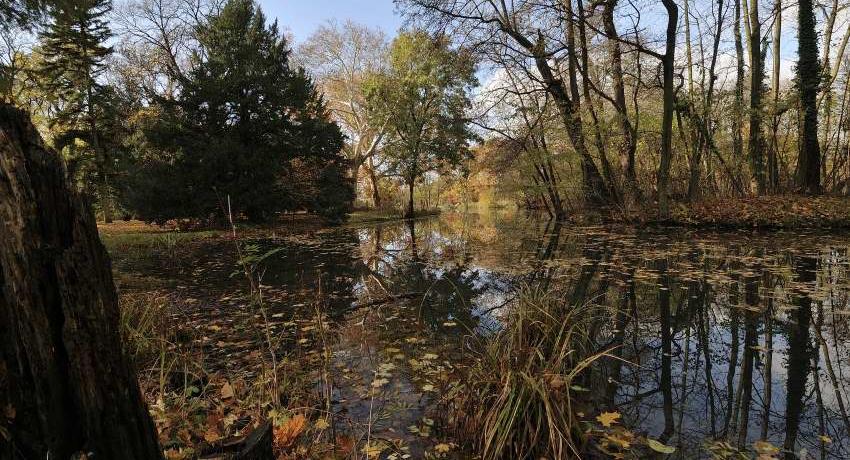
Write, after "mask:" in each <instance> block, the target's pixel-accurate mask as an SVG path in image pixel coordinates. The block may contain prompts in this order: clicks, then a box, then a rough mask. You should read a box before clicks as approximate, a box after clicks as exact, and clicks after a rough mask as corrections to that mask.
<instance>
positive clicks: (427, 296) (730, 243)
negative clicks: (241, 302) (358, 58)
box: [119, 212, 850, 459]
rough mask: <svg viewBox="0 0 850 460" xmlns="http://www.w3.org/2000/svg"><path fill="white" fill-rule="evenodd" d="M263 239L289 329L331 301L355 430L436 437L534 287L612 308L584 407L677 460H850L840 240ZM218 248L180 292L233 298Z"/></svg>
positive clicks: (338, 369) (520, 226)
mask: <svg viewBox="0 0 850 460" xmlns="http://www.w3.org/2000/svg"><path fill="white" fill-rule="evenodd" d="M256 244H257V246H258V247H259V248H261V249H262V250H265V249H268V248H275V247H281V248H283V250H282V251H280V252H278V253H275V254H274V255H273V256H271V257H269V258H268V259H267V260H266V261H264V263H263V267H262V273H263V278H262V283H263V285H264V287H265V289H268V291H269V293H270V294H269V295H270V297H271V298H274V299H276V300H275V303H274V309H275V310H274V312H273V313H274V314H275V317H276V318H281V322H283V321H284V320H285V319H288V315H290V314H291V312H292V311H293V310H294V309H299V308H300V309H308V310H309V309H310V308H313V307H311V305H312V303H311V299H315V297H316V294H317V293H318V292H320V293H321V296H322V298H323V299H325V300H323V301H322V306H321V308H322V309H324V310H325V311H326V312H327V317H328V323H329V328H330V331H331V334H330V336H331V339H329V340H330V342H332V344H333V345H332V347H333V355H332V363H331V365H332V368H333V375H334V377H333V378H332V380H333V384H332V392H333V408H332V411H333V412H334V413H335V414H336V416H335V419H336V420H337V421H338V422H339V423H340V424H342V425H345V426H347V427H348V429H350V430H352V431H358V430H359V431H360V432H361V433H362V432H363V427H364V424H365V425H367V426H368V432H367V434H366V436H369V437H374V438H380V439H386V440H388V442H395V443H397V444H405V445H407V446H408V447H407V448H408V449H412V451H413V452H418V451H417V449H424V448H426V447H423V446H421V444H423V442H424V441H423V439H432V438H434V441H432V442H438V441H439V437H440V434H439V426H436V427H435V426H433V423H434V421H433V417H432V416H430V414H431V413H433V410H434V406H433V405H434V404H435V402H436V401H437V400H438V399H439V398H438V396H439V395H440V392H441V389H444V388H448V387H449V384H450V382H451V381H452V379H455V378H457V376H458V375H462V374H461V373H460V372H458V371H459V370H461V369H462V368H463V366H464V360H465V358H466V357H468V354H469V349H470V348H471V346H470V341H472V340H479V339H480V338H481V337H487V336H488V335H489V334H491V333H492V332H493V331H496V330H498V329H499V328H500V327H503V324H502V323H501V318H502V315H501V313H502V312H503V311H504V308H507V307H506V306H508V305H509V304H510V302H511V300H512V299H513V297H514V295H515V294H516V292H517V289H519V288H520V287H522V286H529V285H531V286H538V287H542V288H544V289H551V290H557V291H558V292H566V293H568V294H567V295H565V296H564V298H563V301H564V302H569V303H571V304H573V305H584V306H587V308H588V309H589V311H590V310H591V309H592V308H593V306H604V307H606V308H607V309H608V310H607V311H608V312H610V313H609V314H607V315H605V316H604V317H600V318H599V320H598V322H597V324H595V325H594V326H593V328H592V329H593V330H592V331H590V333H591V334H592V336H593V338H594V341H595V345H596V346H597V347H598V348H599V350H612V351H611V353H612V354H614V355H615V356H616V357H617V358H619V359H613V358H607V359H603V360H601V361H600V362H598V363H597V365H596V366H595V367H594V368H593V369H592V372H591V373H590V374H589V375H588V376H586V379H585V380H584V382H583V385H584V386H585V387H587V388H589V389H590V391H589V392H587V394H584V395H582V397H584V398H585V399H587V400H588V402H589V406H590V407H592V408H593V410H594V411H600V412H601V411H617V412H620V413H621V414H622V423H623V425H625V426H628V427H629V428H630V429H632V430H633V431H634V432H636V433H640V434H642V435H645V436H648V437H651V438H654V439H658V440H660V441H662V442H664V443H666V444H668V445H671V446H675V447H677V452H676V454H674V455H673V456H672V457H674V458H695V457H708V456H710V454H711V451H712V449H718V448H719V447H718V446H720V444H719V443H721V442H724V443H728V445H730V446H738V447H740V448H741V449H745V450H746V449H749V450H750V452H752V449H753V445H754V443H756V442H757V441H767V442H770V443H771V444H772V445H774V446H778V447H780V448H783V449H784V450H785V451H786V453H787V454H788V455H792V457H791V458H794V456H796V457H799V458H823V459H826V458H836V459H839V458H841V459H843V458H850V437H848V434H850V417H848V413H847V412H848V410H850V407H848V406H850V401H848V400H847V398H848V397H850V394H848V391H850V361H848V348H847V345H848V343H850V321H848V319H849V318H850V304H848V302H850V272H848V265H850V254H848V248H850V235H844V234H837V233H818V232H790V231H789V232H772V233H758V232H751V231H741V232H709V231H695V230H686V229H680V228H676V229H667V230H662V229H635V228H628V227H623V228H613V229H612V228H604V227H574V226H570V225H567V224H563V225H559V224H555V223H552V222H548V221H546V220H543V219H539V218H535V217H533V216H526V215H523V214H518V213H513V212H490V213H486V214H467V215H462V214H454V213H447V214H444V215H442V216H440V217H438V218H430V219H425V220H417V221H415V222H413V223H406V222H396V223H385V224H378V225H362V226H353V227H352V226H347V227H343V228H338V229H331V230H325V231H321V232H318V233H314V234H309V235H300V236H297V237H287V238H262V239H259V240H257V241H256ZM200 247H201V248H202V247H203V246H202V245H201V246H200ZM220 253H221V251H209V250H206V251H201V250H200V249H199V251H198V254H196V255H193V256H191V257H189V258H188V259H186V260H183V261H182V263H183V264H186V265H188V266H189V267H191V269H190V270H188V272H189V273H192V276H190V277H184V278H183V279H182V281H180V282H178V286H176V287H175V289H183V290H186V291H189V292H196V293H199V292H203V293H205V295H206V296H207V297H210V294H209V293H210V292H215V291H216V290H217V289H221V290H222V291H223V292H224V291H226V286H227V285H228V284H229V283H233V282H235V281H233V280H232V279H231V278H226V277H224V276H219V279H221V280H222V281H221V282H217V283H215V284H214V285H212V286H211V285H210V283H209V281H201V280H208V279H209V274H210V273H218V274H219V275H223V274H224V273H226V272H228V270H230V269H231V268H232V267H230V266H229V265H228V263H227V262H226V261H225V262H221V261H220V259H221V257H220ZM119 263H120V261H119ZM174 265H175V266H177V267H179V266H180V263H176V264H174ZM171 268H174V267H171ZM185 270H186V267H184V271H185ZM178 278H179V277H178ZM222 295H224V294H222ZM220 300H221V299H219V302H218V303H217V304H216V305H217V306H216V307H215V311H216V312H218V313H217V314H223V315H226V314H227V307H226V305H224V306H222V303H221V302H220ZM225 304H226V302H225ZM196 314H198V315H203V314H209V310H205V311H202V312H199V313H196ZM293 340H295V339H293ZM248 348H250V347H248ZM242 351H243V352H245V353H249V352H250V350H248V349H245V350H242ZM239 352H240V350H238V349H237V350H236V351H234V350H229V351H227V352H226V353H225V355H226V356H231V355H232V354H233V353H237V354H238V353H239ZM222 353H224V352H222ZM226 356H225V357H226ZM587 415H588V417H589V418H591V419H592V415H594V414H587ZM425 444H427V443H425Z"/></svg>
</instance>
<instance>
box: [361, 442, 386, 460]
mask: <svg viewBox="0 0 850 460" xmlns="http://www.w3.org/2000/svg"><path fill="white" fill-rule="evenodd" d="M383 451H384V446H382V445H380V444H368V445H365V446H363V451H362V452H363V453H364V454H366V458H376V457H378V456H379V455H381V452H383Z"/></svg>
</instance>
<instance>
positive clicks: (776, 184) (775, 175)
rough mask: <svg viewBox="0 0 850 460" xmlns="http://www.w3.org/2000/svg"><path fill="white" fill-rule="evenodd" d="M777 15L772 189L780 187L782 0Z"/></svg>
mask: <svg viewBox="0 0 850 460" xmlns="http://www.w3.org/2000/svg"><path fill="white" fill-rule="evenodd" d="M773 15H774V16H775V19H774V23H773V75H772V77H771V85H770V86H771V91H772V93H773V110H772V112H773V123H772V125H771V133H772V134H771V136H770V150H769V152H768V155H769V156H768V158H767V172H768V182H769V184H770V190H771V191H774V192H775V191H776V190H777V189H778V187H779V118H780V113H779V72H780V61H781V60H780V55H779V50H780V44H781V41H782V0H776V1H775V3H774V8H773Z"/></svg>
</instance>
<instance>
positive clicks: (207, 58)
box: [127, 0, 353, 221]
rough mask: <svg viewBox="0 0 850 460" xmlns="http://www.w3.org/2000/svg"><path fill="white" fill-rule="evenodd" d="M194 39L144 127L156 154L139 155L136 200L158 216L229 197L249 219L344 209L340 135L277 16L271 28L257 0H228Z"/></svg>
mask: <svg viewBox="0 0 850 460" xmlns="http://www.w3.org/2000/svg"><path fill="white" fill-rule="evenodd" d="M198 39H199V44H200V47H201V51H200V52H199V53H197V54H196V55H195V56H194V59H195V61H196V62H195V65H194V66H193V69H194V70H193V71H192V72H190V73H189V74H188V78H187V79H186V81H185V82H184V86H183V88H182V89H181V91H180V94H179V96H178V99H177V101H175V102H174V103H169V102H164V105H163V107H162V111H161V112H156V111H154V113H156V115H154V116H153V118H152V119H148V120H147V122H146V123H147V125H146V126H145V127H143V130H144V132H145V134H144V142H145V143H146V144H148V145H146V146H145V148H153V149H154V150H156V152H153V154H151V152H150V151H149V150H147V151H144V152H142V151H139V152H137V155H138V157H139V160H140V161H139V162H138V166H137V169H136V170H135V171H134V172H133V174H132V178H131V179H132V181H133V182H134V183H131V184H130V186H129V188H128V196H127V197H128V202H129V203H130V205H131V207H133V208H134V209H135V210H136V211H137V212H138V213H139V215H140V217H142V218H144V219H147V220H152V221H164V220H168V219H172V218H208V217H210V216H216V215H221V213H220V211H221V206H222V204H223V203H224V201H225V199H226V198H227V197H228V196H229V197H230V198H231V200H230V203H231V205H232V210H233V212H234V213H235V214H237V215H240V214H241V215H244V216H245V217H247V218H249V219H251V220H263V219H267V218H269V217H271V216H272V215H273V214H274V213H275V212H280V211H286V210H295V209H306V210H314V211H320V210H321V211H326V212H327V213H329V214H330V216H329V217H335V216H339V215H342V214H344V212H345V211H346V210H347V208H348V205H349V204H350V202H351V198H349V196H352V193H353V192H351V189H352V186H351V183H350V181H349V180H346V179H345V178H344V176H343V173H344V170H345V168H344V159H343V158H342V157H341V156H340V150H341V149H342V146H343V136H342V134H341V132H340V129H339V127H338V126H337V125H336V124H334V123H333V122H331V121H330V120H329V118H328V114H327V109H326V106H325V103H324V101H323V100H322V98H321V96H320V95H319V93H318V92H317V91H316V89H315V86H314V85H313V82H312V81H311V80H310V79H309V78H308V77H307V75H306V74H305V73H304V72H303V70H300V69H293V68H292V67H291V66H290V63H289V53H290V51H289V48H288V45H287V42H286V40H285V39H284V37H283V36H282V35H281V33H280V31H279V30H278V26H277V22H273V23H271V24H269V25H267V24H266V18H265V15H264V14H263V12H262V11H261V10H260V9H259V8H257V7H256V6H255V5H254V3H253V2H252V1H251V0H230V1H229V2H228V3H227V4H226V5H225V6H224V8H223V9H222V10H221V13H220V14H218V15H217V16H215V17H213V18H211V19H210V21H209V24H208V25H206V26H205V27H203V28H202V29H201V30H199V32H198ZM341 164H342V166H340V165H341ZM328 175H329V176H330V178H329V177H327V176H328ZM330 183H333V184H335V186H336V187H338V188H339V190H336V191H337V192H340V191H341V194H338V196H339V200H338V201H336V202H335V203H334V204H335V206H331V205H328V203H323V200H324V199H325V198H323V197H324V196H325V195H327V196H330V194H331V192H334V190H333V188H331V189H328V184H330ZM321 184H325V185H321ZM320 203H323V204H320Z"/></svg>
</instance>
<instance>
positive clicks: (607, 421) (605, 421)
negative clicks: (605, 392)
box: [596, 412, 620, 428]
mask: <svg viewBox="0 0 850 460" xmlns="http://www.w3.org/2000/svg"><path fill="white" fill-rule="evenodd" d="M619 419H620V413H619V412H603V413H602V414H600V415H597V416H596V420H598V421H599V423H601V424H602V426H604V427H605V428H608V427H610V426H611V425H612V424H614V423H617V420H619Z"/></svg>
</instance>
